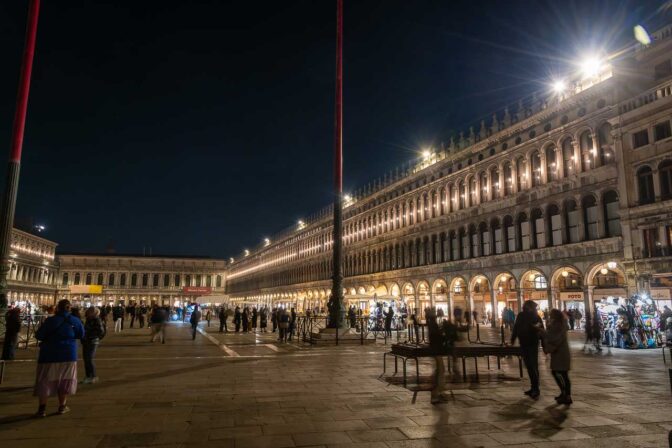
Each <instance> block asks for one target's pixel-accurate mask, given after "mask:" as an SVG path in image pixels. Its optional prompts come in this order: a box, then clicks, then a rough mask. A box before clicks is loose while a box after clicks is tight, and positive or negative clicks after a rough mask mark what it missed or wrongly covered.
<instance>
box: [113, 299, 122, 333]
mask: <svg viewBox="0 0 672 448" xmlns="http://www.w3.org/2000/svg"><path fill="white" fill-rule="evenodd" d="M112 320H113V321H114V332H115V333H119V332H120V331H122V330H123V329H124V307H123V306H121V305H116V306H115V307H114V308H112Z"/></svg>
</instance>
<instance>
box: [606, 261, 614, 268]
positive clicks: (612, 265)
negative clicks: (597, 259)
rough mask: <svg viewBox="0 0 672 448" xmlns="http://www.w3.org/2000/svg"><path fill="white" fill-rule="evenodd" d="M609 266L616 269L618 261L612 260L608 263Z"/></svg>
mask: <svg viewBox="0 0 672 448" xmlns="http://www.w3.org/2000/svg"><path fill="white" fill-rule="evenodd" d="M607 267H608V268H609V269H616V262H615V261H610V262H609V263H607Z"/></svg>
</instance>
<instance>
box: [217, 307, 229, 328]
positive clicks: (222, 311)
mask: <svg viewBox="0 0 672 448" xmlns="http://www.w3.org/2000/svg"><path fill="white" fill-rule="evenodd" d="M226 313H227V310H226V308H224V307H223V306H220V307H219V316H218V317H219V332H220V333H223V332H227V333H228V332H229V329H228V328H227V326H226V317H227V316H226Z"/></svg>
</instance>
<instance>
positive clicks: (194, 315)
mask: <svg viewBox="0 0 672 448" xmlns="http://www.w3.org/2000/svg"><path fill="white" fill-rule="evenodd" d="M200 320H201V310H200V309H198V304H195V305H194V311H192V312H191V317H190V318H189V323H190V324H191V339H192V340H193V339H196V330H197V329H198V322H199V321H200Z"/></svg>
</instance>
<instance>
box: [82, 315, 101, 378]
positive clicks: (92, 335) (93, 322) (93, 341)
mask: <svg viewBox="0 0 672 448" xmlns="http://www.w3.org/2000/svg"><path fill="white" fill-rule="evenodd" d="M84 316H86V322H85V323H84V337H83V338H82V357H83V358H84V371H85V372H86V374H85V377H84V381H82V382H83V383H84V384H92V383H97V382H98V376H97V375H96V364H95V363H94V361H93V359H94V357H95V356H96V350H97V349H98V344H100V341H101V340H102V339H103V338H104V337H105V332H106V331H105V325H103V322H102V321H101V320H100V310H98V308H96V307H93V306H91V307H89V308H87V309H86V312H85V313H84Z"/></svg>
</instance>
